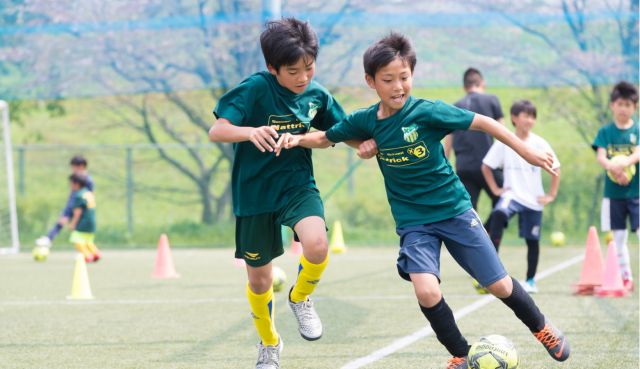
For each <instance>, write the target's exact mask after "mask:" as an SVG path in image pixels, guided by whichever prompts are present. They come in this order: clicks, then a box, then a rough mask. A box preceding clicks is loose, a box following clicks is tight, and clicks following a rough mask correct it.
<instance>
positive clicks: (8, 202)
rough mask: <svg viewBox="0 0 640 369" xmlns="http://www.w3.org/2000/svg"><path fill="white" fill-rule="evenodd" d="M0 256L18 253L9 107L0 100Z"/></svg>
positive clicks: (18, 243) (18, 242)
mask: <svg viewBox="0 0 640 369" xmlns="http://www.w3.org/2000/svg"><path fill="white" fill-rule="evenodd" d="M0 120H1V121H2V122H1V125H0V133H1V135H2V141H0V254H13V253H17V252H18V251H20V241H19V238H18V214H17V211H16V189H15V180H14V176H13V155H12V150H13V146H12V145H11V130H10V127H9V105H8V104H7V103H6V102H5V101H2V100H0Z"/></svg>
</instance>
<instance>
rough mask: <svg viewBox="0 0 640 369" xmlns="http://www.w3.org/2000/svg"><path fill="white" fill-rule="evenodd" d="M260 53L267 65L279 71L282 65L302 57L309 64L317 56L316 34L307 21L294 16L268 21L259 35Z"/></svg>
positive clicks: (293, 62) (289, 63) (290, 63)
mask: <svg viewBox="0 0 640 369" xmlns="http://www.w3.org/2000/svg"><path fill="white" fill-rule="evenodd" d="M260 46H261V47H262V55H264V61H265V62H266V63H267V65H270V66H272V67H273V68H275V69H276V71H280V67H282V66H283V65H292V64H295V63H297V62H298V60H300V58H303V60H304V62H305V64H306V65H310V64H311V63H313V62H314V61H315V60H316V57H317V56H318V48H319V47H318V36H316V33H315V32H314V31H313V28H311V25H309V23H308V22H303V21H301V20H298V19H296V18H283V19H280V20H276V21H271V22H268V23H267V25H266V29H265V30H264V31H263V32H262V34H261V35H260Z"/></svg>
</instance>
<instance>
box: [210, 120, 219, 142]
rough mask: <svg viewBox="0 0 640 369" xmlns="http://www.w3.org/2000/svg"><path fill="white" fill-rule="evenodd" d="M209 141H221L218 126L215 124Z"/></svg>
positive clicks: (211, 129)
mask: <svg viewBox="0 0 640 369" xmlns="http://www.w3.org/2000/svg"><path fill="white" fill-rule="evenodd" d="M209 141H211V142H218V141H220V135H219V134H218V130H217V129H216V125H215V124H214V125H213V126H211V128H210V129H209Z"/></svg>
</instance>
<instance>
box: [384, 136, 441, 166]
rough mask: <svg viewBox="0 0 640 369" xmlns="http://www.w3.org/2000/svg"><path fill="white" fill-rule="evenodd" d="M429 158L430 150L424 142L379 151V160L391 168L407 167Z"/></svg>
mask: <svg viewBox="0 0 640 369" xmlns="http://www.w3.org/2000/svg"><path fill="white" fill-rule="evenodd" d="M428 157H429V149H427V145H425V144H424V142H423V141H419V142H415V143H413V144H411V145H408V146H403V147H393V148H390V149H379V152H378V160H380V161H381V162H382V163H384V164H386V165H387V166H390V167H405V166H408V165H413V164H416V163H419V162H421V161H423V160H425V159H427V158H428Z"/></svg>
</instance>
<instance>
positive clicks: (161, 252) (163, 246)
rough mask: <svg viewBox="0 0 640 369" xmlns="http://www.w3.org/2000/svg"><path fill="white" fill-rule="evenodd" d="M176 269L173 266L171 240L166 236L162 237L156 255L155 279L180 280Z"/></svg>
mask: <svg viewBox="0 0 640 369" xmlns="http://www.w3.org/2000/svg"><path fill="white" fill-rule="evenodd" d="M179 277H180V275H179V274H178V273H176V268H175V266H174V265H173V257H172V256H171V249H170V248H169V238H168V237H167V235H166V234H164V233H163V234H162V235H160V240H158V253H157V255H156V268H155V270H154V271H153V278H163V279H166V278H179Z"/></svg>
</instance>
